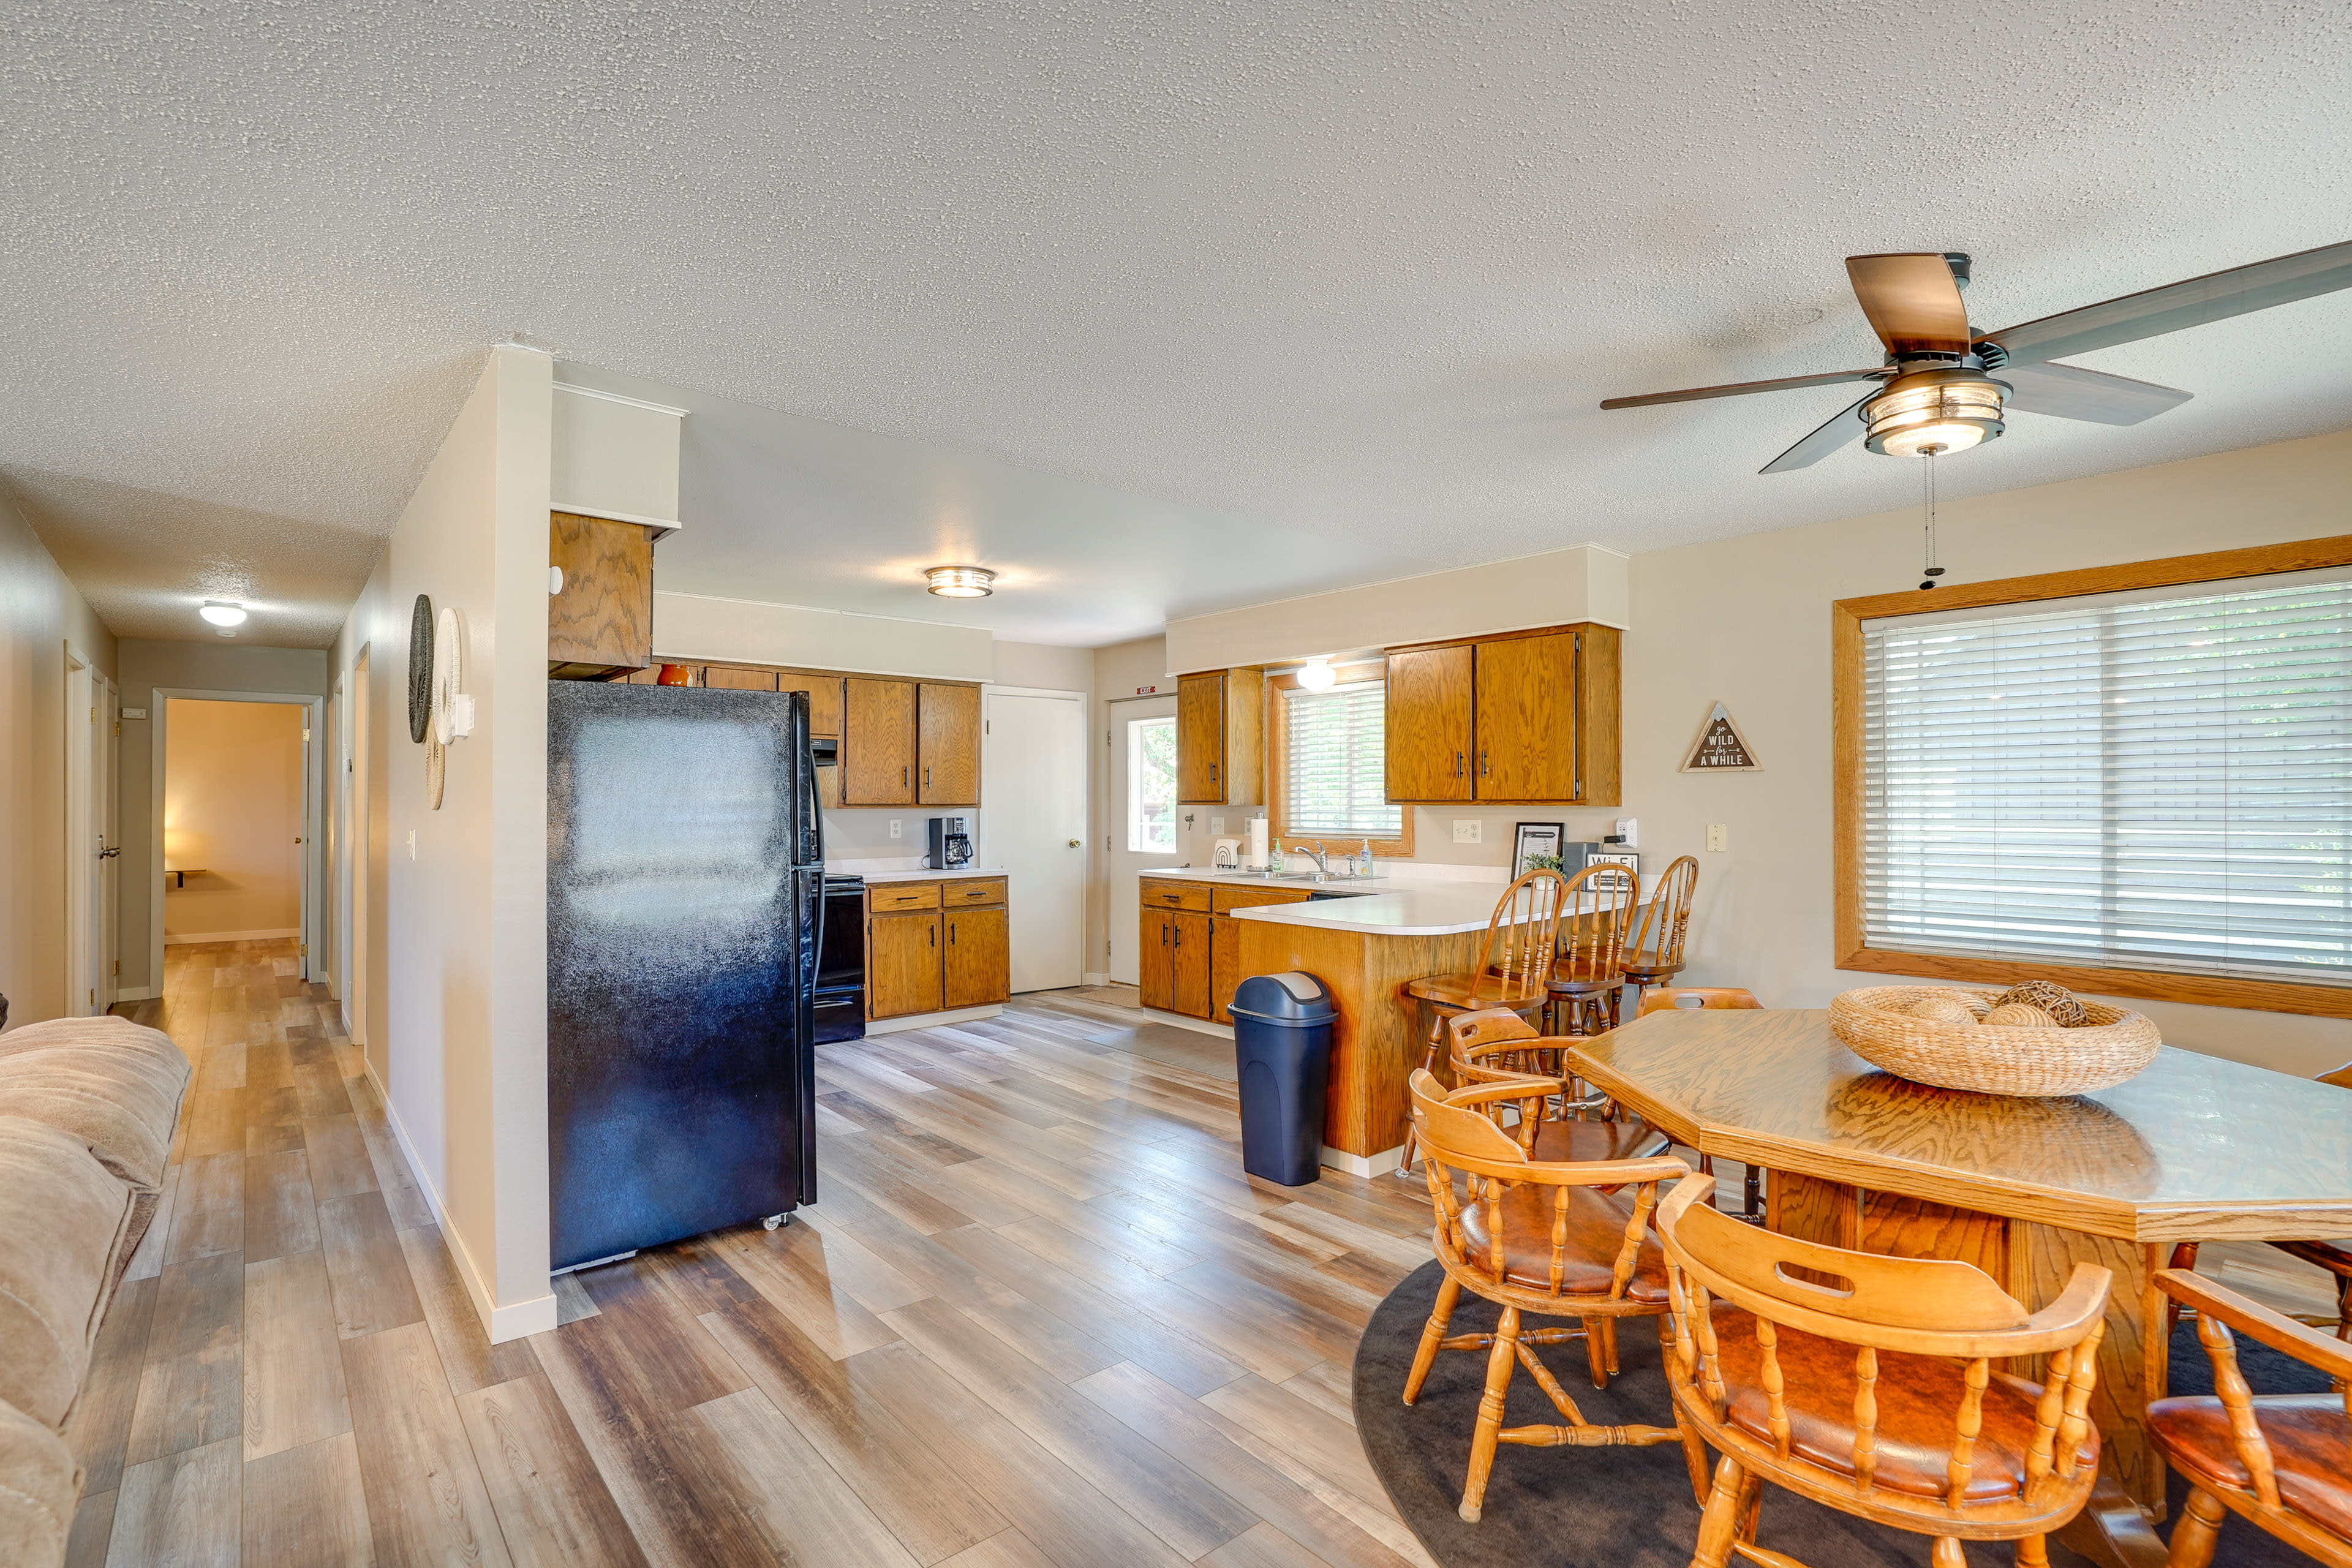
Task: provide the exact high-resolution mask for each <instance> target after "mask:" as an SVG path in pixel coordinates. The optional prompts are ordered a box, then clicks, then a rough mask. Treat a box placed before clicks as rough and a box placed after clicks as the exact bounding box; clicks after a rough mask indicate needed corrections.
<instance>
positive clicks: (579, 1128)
mask: <svg viewBox="0 0 2352 1568" xmlns="http://www.w3.org/2000/svg"><path fill="white" fill-rule="evenodd" d="M808 731H809V723H808V697H807V694H806V693H804V692H796V691H795V692H774V691H727V690H712V689H708V688H685V687H670V686H628V685H619V684H613V683H607V682H599V681H569V680H557V681H550V682H549V683H548V689H547V752H548V755H547V762H548V767H547V784H548V802H547V1057H548V1060H547V1077H548V1145H549V1146H548V1154H549V1167H550V1169H549V1188H550V1190H549V1204H550V1207H551V1210H552V1214H551V1221H552V1226H551V1240H552V1247H551V1250H552V1252H553V1255H554V1256H553V1263H552V1267H553V1268H556V1269H559V1270H561V1269H565V1268H576V1267H578V1266H579V1265H581V1264H583V1263H593V1262H594V1261H596V1260H597V1259H599V1258H611V1257H614V1256H615V1255H617V1254H620V1253H624V1252H627V1251H630V1250H632V1249H633V1248H635V1247H654V1246H658V1245H659V1244H661V1243H663V1242H666V1241H675V1240H677V1239H678V1238H679V1237H688V1236H697V1235H699V1234H701V1233H702V1232H704V1231H708V1230H717V1229H719V1228H721V1227H723V1226H731V1225H740V1224H742V1223H743V1222H745V1221H747V1220H753V1219H762V1218H766V1217H768V1216H771V1215H781V1214H785V1213H789V1212H790V1211H791V1210H792V1209H793V1208H794V1207H796V1206H797V1205H802V1204H808V1203H814V1202H815V1201H816V1150H815V1142H814V1124H815V1114H816V1112H815V1092H816V1091H815V1083H814V1078H815V1073H814V1065H815V1064H814V1051H813V1047H814V1040H815V1026H814V1017H813V1016H812V1010H811V1009H812V1004H813V1001H814V995H815V991H816V972H817V954H818V952H819V948H820V944H821V942H822V939H823V921H824V843H823V835H822V829H821V825H820V823H819V819H818V816H817V805H816V802H817V791H816V776H815V764H814V758H813V757H812V756H811V753H810V750H809V732H808Z"/></svg>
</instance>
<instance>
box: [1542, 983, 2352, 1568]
mask: <svg viewBox="0 0 2352 1568" xmlns="http://www.w3.org/2000/svg"><path fill="white" fill-rule="evenodd" d="M1568 1057H1569V1063H1570V1070H1571V1071H1573V1072H1575V1073H1577V1074H1578V1075H1579V1076H1580V1077H1582V1078H1584V1079H1587V1080H1588V1081H1590V1082H1591V1084H1592V1085H1593V1086H1594V1087H1595V1088H1598V1089H1604V1090H1606V1091H1607V1092H1608V1093H1609V1094H1611V1095H1612V1096H1614V1097H1615V1098H1616V1099H1617V1100H1619V1101H1621V1102H1622V1104H1624V1105H1625V1106H1626V1107H1627V1108H1629V1109H1630V1110H1634V1111H1637V1112H1639V1113H1640V1114H1641V1115H1642V1116H1643V1117H1645V1118H1647V1119H1648V1120H1649V1121H1652V1122H1654V1123H1655V1124H1656V1125H1657V1126H1658V1127H1660V1128H1662V1129H1664V1131H1666V1132H1667V1133H1669V1134H1670V1135H1671V1136H1672V1137H1673V1138H1674V1139H1675V1142H1678V1143H1681V1144H1683V1145H1685V1146H1686V1147H1689V1148H1694V1149H1696V1150H1698V1151H1699V1152H1701V1153H1704V1154H1708V1155H1712V1156H1715V1157H1716V1158H1718V1159H1730V1160H1737V1161H1739V1162H1741V1163H1745V1164H1751V1165H1757V1166H1760V1167H1762V1168H1763V1169H1764V1171H1765V1172H1766V1173H1767V1174H1766V1177H1765V1191H1766V1212H1765V1223H1766V1224H1767V1225H1768V1226H1770V1227H1771V1228H1772V1229H1774V1230H1777V1231H1782V1232H1786V1233H1788V1234H1790V1235H1795V1236H1801V1237H1808V1238H1810V1239H1812V1240H1816V1241H1823V1242H1828V1243H1831V1244H1832V1245H1835V1246H1839V1247H1855V1248H1859V1249H1861V1250H1864V1251H1869V1252H1884V1253H1889V1254H1893V1255H1896V1256H1900V1257H1909V1258H1961V1259H1965V1260H1966V1261H1968V1262H1970V1263H1973V1264H1976V1265H1977V1266H1978V1267H1979V1268H1983V1269H1984V1270H1985V1271H1986V1272H1987V1273H1989V1274H1990V1275H1991V1276H1992V1277H1993V1278H1994V1279H1996V1280H1999V1281H2000V1283H2001V1285H2002V1286H2003V1288H2004V1289H2007V1290H2008V1291H2009V1292H2010V1294H2011V1295H2012V1296H2014V1297H2016V1298H2017V1299H2018V1300H2020V1301H2021V1302H2023V1303H2024V1304H2025V1305H2026V1306H2027V1307H2028V1308H2029V1309H2039V1308H2041V1307H2042V1306H2044V1305H2047V1304H2048V1303H2049V1301H2050V1300H2052V1299H2053V1298H2054V1297H2055V1296H2056V1295H2057V1294H2058V1292H2059V1291H2060V1290H2061V1289H2063V1285H2064V1283H2065V1280H2066V1278H2067V1276H2068V1275H2069V1274H2070V1273H2071V1272H2072V1271H2073V1269H2074V1265H2075V1264H2077V1263H2084V1262H2088V1263H2095V1264H2098V1265H2101V1266H2102V1267H2104V1268H2108V1269H2111V1270H2113V1272H2114V1274H2115V1288H2114V1293H2113V1296H2112V1298H2111V1300H2110V1303H2109V1306H2108V1309H2107V1331H2106V1337H2105V1341H2104V1342H2102V1343H2101V1345H2100V1347H2099V1357H2098V1379H2099V1381H2098V1386H2097V1389H2096V1392H2095V1396H2094V1399H2093V1402H2092V1415H2093V1416H2094V1418H2095V1420H2096V1421H2097V1423H2098V1426H2099V1432H2100V1437H2101V1444H2102V1447H2101V1455H2100V1468H2101V1477H2100V1481H2099V1485H2098V1488H2097V1489H2096V1490H2095V1491H2094V1492H2093V1494H2092V1497H2091V1501H2090V1503H2089V1505H2088V1506H2087V1507H2086V1508H2085V1509H2084V1512H2083V1515H2082V1516H2081V1517H2080V1518H2079V1519H2077V1520H2076V1521H2075V1522H2074V1525H2073V1526H2071V1527H2069V1529H2068V1530H2067V1531H2064V1532H2063V1533H2062V1534H2061V1535H2060V1537H2059V1539H2060V1540H2061V1541H2063V1542H2065V1543H2066V1544H2067V1545H2069V1546H2071V1547H2072V1548H2074V1550H2075V1551H2077V1552H2082V1553H2083V1554H2084V1555H2085V1556H2088V1557H2090V1558H2092V1559H2093V1560H2094V1561H2096V1562H2101V1563H2110V1564H2116V1565H2126V1564H2130V1565H2137V1564H2142V1563H2162V1562H2163V1561H2164V1548H2163V1546H2162V1545H2161V1543H2160V1542H2158V1539H2157V1536H2156V1533H2155V1531H2153V1530H2152V1529H2151V1528H2150V1526H2151V1524H2152V1523H2153V1522H2155V1521H2160V1520H2161V1519H2162V1517H2163V1510H2164V1464H2163V1460H2162V1458H2160V1457H2159V1456H2158V1453H2157V1451H2156V1449H2155V1448H2154V1447H2153V1446H2152V1445H2151V1444H2150V1442H2149V1440H2148V1436H2147V1403H2148V1401H2149V1400H2150V1399H2152V1398H2157V1397H2160V1396H2161V1395H2162V1394H2163V1393H2164V1389H2165V1377H2166V1362H2167V1349H2168V1346H2167V1342H2166V1335H2165V1332H2164V1321H2165V1312H2164V1307H2163V1299H2162V1298H2161V1297H2160V1296H2159V1295H2158V1292H2157V1290H2156V1288H2155V1286H2154V1283H2153V1279H2152V1277H2153V1275H2154V1274H2155V1272H2156V1271H2157V1270H2158V1269H2159V1268H2163V1267H2164V1266H2165V1264H2166V1262H2167V1261H2168V1258H2169V1255H2170V1252H2171V1248H2172V1247H2173V1245H2174V1244H2175V1243H2177V1242H2182V1241H2211V1240H2221V1239H2230V1240H2263V1241H2270V1240H2286V1239H2294V1238H2297V1237H2305V1238H2309V1237H2344V1236H2352V1090H2347V1089H2336V1088H2333V1087H2331V1086H2329V1085H2326V1084H2322V1083H2314V1082H2312V1081H2310V1080H2309V1079H2300V1078H2294V1077H2290V1076H2289V1075H2287V1074H2284V1073H2277V1072H2271V1071H2268V1070H2266V1069H2264V1068H2256V1067H2248V1066H2246V1065H2244V1064H2243V1063H2241V1062H2233V1061H2228V1060H2225V1059H2223V1058H2219V1057H2209V1056H2200V1055H2199V1054H2198V1053H2196V1052H2193V1051H2184V1050H2177V1049H2174V1048H2172V1047H2164V1048H2162V1049H2160V1050H2159V1051H2158V1053H2157V1058H2156V1060H2155V1061H2154V1062H2152V1063H2150V1064H2149V1065H2148V1067H2147V1069H2146V1070H2145V1071H2143V1072H2141V1073H2140V1074H2139V1075H2138V1076H2137V1077H2136V1078H2134V1079H2130V1080H2129V1081H2128V1082H2126V1083H2121V1084H2118V1085H2116V1087H2115V1088H2113V1089H2101V1090H2099V1091H2098V1092H2096V1093H2094V1094H2084V1095H2074V1096H2069V1097H2065V1098H2062V1099H2046V1100H2031V1099H2012V1098H2010V1097H2007V1096H2002V1095H1990V1094H1971V1093H1968V1092H1965V1091H1961V1090H1957V1089H1935V1088H1931V1087H1929V1086H1928V1085H1926V1084H1919V1083H1913V1082H1911V1081H1909V1080H1908V1079H1901V1078H1897V1077H1895V1075H1894V1074H1892V1073H1887V1072H1882V1071H1879V1070H1878V1069H1876V1068H1873V1067H1872V1066H1871V1065H1870V1064H1869V1063H1867V1062H1865V1061H1864V1060H1863V1059H1862V1058H1859V1057H1857V1056H1855V1055H1854V1054H1853V1052H1852V1051H1850V1050H1848V1049H1846V1048H1845V1047H1844V1046H1843V1045H1841V1044H1840V1043H1839V1042H1838V1040H1837V1038H1836V1037H1834V1036H1833V1035H1832V1034H1831V1033H1830V1027H1829V1015H1828V1014H1827V1013H1826V1012H1821V1011H1812V1010H1787V1011H1782V1010H1767V1011H1716V1010H1705V1011H1700V1010H1669V1011H1662V1012H1656V1013H1652V1014H1649V1015H1647V1016H1644V1017H1642V1018H1639V1019H1637V1020H1636V1021H1634V1022H1633V1023H1632V1024H1629V1025H1627V1026H1624V1027H1622V1028H1620V1029H1617V1030H1614V1031H1612V1032H1611V1033H1609V1034H1606V1035H1601V1036H1598V1037H1594V1038H1591V1039H1589V1040H1584V1041H1581V1042H1580V1043H1578V1044H1577V1046H1576V1047H1574V1048H1573V1049H1572V1050H1570V1052H1569V1053H1568ZM2017 1370H2019V1371H2021V1373H2024V1374H2025V1375H2028V1376H2031V1375H2033V1374H2034V1373H2035V1372H2036V1371H2038V1369H2036V1368H2032V1367H2024V1368H2019V1369H2017Z"/></svg>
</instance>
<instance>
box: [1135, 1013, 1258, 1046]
mask: <svg viewBox="0 0 2352 1568" xmlns="http://www.w3.org/2000/svg"><path fill="white" fill-rule="evenodd" d="M1136 1011H1137V1012H1139V1013H1140V1014H1142V1015H1143V1016H1145V1017H1147V1018H1149V1019H1150V1020H1151V1021H1152V1022H1153V1023H1155V1024H1173V1025H1175V1026H1177V1027H1178V1028H1180V1029H1190V1030H1192V1032H1193V1033H1194V1034H1196V1035H1214V1036H1215V1037H1217V1038H1219V1039H1221V1040H1230V1039H1232V1038H1233V1037H1234V1026H1232V1025H1231V1024H1212V1023H1211V1022H1209V1020H1207V1019H1206V1018H1195V1017H1193V1016H1191V1015H1189V1014H1185V1013H1163V1012H1161V1011H1160V1009H1159V1008H1157V1007H1139V1008H1137V1009H1136Z"/></svg>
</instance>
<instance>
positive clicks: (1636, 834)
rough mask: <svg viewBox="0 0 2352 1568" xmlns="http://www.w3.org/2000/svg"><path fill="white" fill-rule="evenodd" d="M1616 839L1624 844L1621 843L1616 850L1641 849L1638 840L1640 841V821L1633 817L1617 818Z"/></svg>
mask: <svg viewBox="0 0 2352 1568" xmlns="http://www.w3.org/2000/svg"><path fill="white" fill-rule="evenodd" d="M1617 837H1620V838H1622V839H1623V840H1624V842H1623V843H1622V844H1620V845H1618V846H1617V847H1618V848H1620V849H1638V848H1640V847H1641V842H1640V840H1641V837H1642V824H1641V823H1640V821H1639V820H1638V819H1636V818H1634V817H1631V816H1621V817H1619V818H1618V819H1617Z"/></svg>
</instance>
